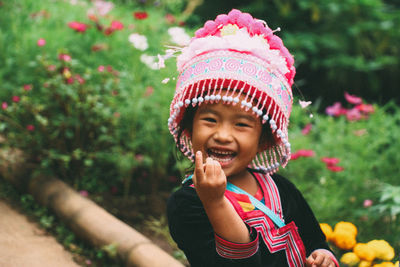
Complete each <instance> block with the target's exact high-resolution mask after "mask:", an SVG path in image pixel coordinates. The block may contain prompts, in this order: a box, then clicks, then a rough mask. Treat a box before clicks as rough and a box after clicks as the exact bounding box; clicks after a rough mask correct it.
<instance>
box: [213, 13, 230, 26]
mask: <svg viewBox="0 0 400 267" xmlns="http://www.w3.org/2000/svg"><path fill="white" fill-rule="evenodd" d="M215 23H217V24H218V25H226V24H228V23H229V17H228V15H226V14H221V15H218V16H217V18H216V19H215Z"/></svg>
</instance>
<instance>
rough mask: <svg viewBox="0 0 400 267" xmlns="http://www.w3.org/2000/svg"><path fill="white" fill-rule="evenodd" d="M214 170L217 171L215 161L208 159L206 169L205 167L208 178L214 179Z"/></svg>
mask: <svg viewBox="0 0 400 267" xmlns="http://www.w3.org/2000/svg"><path fill="white" fill-rule="evenodd" d="M214 169H215V164H214V160H213V159H212V158H207V159H206V167H205V176H206V177H207V178H213V176H214Z"/></svg>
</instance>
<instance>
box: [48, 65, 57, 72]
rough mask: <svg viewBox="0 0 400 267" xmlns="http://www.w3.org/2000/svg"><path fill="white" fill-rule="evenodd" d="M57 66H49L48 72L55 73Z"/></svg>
mask: <svg viewBox="0 0 400 267" xmlns="http://www.w3.org/2000/svg"><path fill="white" fill-rule="evenodd" d="M56 68H57V67H56V66H55V65H49V66H48V67H47V70H48V71H50V72H53V71H55V70H56Z"/></svg>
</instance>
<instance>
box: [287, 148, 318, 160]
mask: <svg viewBox="0 0 400 267" xmlns="http://www.w3.org/2000/svg"><path fill="white" fill-rule="evenodd" d="M314 156H315V152H314V151H313V150H307V149H300V150H297V151H296V152H295V153H293V154H292V155H291V158H290V159H292V160H296V159H298V158H300V157H304V158H308V157H314Z"/></svg>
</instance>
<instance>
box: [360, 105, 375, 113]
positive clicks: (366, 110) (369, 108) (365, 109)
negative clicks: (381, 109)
mask: <svg viewBox="0 0 400 267" xmlns="http://www.w3.org/2000/svg"><path fill="white" fill-rule="evenodd" d="M355 108H356V109H358V110H359V111H360V112H362V113H365V114H370V113H374V111H375V109H374V106H373V105H371V104H360V105H357V106H356V107H355Z"/></svg>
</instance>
